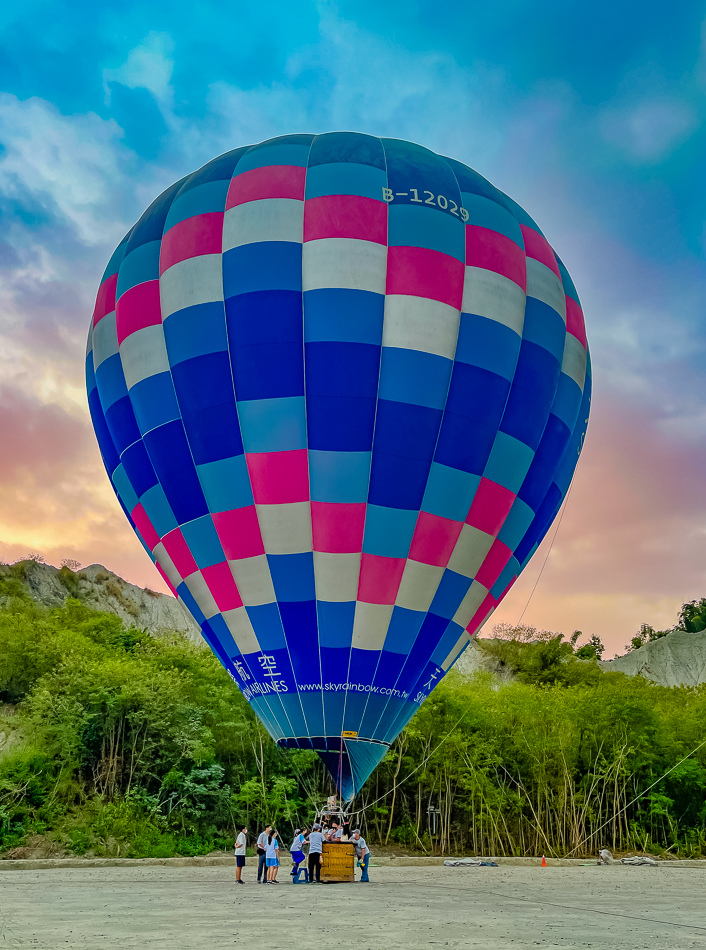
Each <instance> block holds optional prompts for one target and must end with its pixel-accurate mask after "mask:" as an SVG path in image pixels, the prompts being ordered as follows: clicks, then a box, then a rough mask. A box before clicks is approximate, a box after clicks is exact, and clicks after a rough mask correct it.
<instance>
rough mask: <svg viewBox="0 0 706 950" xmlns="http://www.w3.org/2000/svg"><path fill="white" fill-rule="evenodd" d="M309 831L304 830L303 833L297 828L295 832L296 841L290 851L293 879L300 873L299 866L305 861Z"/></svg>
mask: <svg viewBox="0 0 706 950" xmlns="http://www.w3.org/2000/svg"><path fill="white" fill-rule="evenodd" d="M308 833H309V832H308V829H306V828H305V829H304V831H303V832H302V831H301V829H300V828H297V829H296V830H295V832H294V841H292V847H291V848H290V849H289V850H290V852H291V855H292V870H291V875H292V877H296V876H297V873H298V871H299V865H300V864H301V863H302V861H303V860H304V843H305V841H306V837H305V836H306V835H307V834H308Z"/></svg>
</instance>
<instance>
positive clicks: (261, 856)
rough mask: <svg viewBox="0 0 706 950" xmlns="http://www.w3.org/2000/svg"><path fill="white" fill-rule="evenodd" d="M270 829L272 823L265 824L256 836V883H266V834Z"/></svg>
mask: <svg viewBox="0 0 706 950" xmlns="http://www.w3.org/2000/svg"><path fill="white" fill-rule="evenodd" d="M271 831H272V825H265V828H264V830H263V831H261V832H260V834H259V835H258V838H257V883H258V884H267V864H266V863H265V862H266V861H267V836H268V835H269V833H270V832H271Z"/></svg>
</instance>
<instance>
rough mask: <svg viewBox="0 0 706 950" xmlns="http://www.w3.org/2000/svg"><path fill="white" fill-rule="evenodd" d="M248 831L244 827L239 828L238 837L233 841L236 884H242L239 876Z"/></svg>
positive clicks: (243, 860)
mask: <svg viewBox="0 0 706 950" xmlns="http://www.w3.org/2000/svg"><path fill="white" fill-rule="evenodd" d="M247 833H248V829H247V826H246V825H241V826H240V831H239V833H238V837H237V838H236V839H235V852H234V853H235V864H236V868H235V881H236V884H244V883H245V882H244V881H243V879H242V877H241V875H242V873H243V868H244V867H245V848H246V846H247V843H248V839H247Z"/></svg>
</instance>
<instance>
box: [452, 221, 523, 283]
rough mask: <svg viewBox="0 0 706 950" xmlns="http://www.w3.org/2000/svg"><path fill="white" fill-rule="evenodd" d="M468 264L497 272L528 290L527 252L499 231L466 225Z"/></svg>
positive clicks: (475, 225)
mask: <svg viewBox="0 0 706 950" xmlns="http://www.w3.org/2000/svg"><path fill="white" fill-rule="evenodd" d="M466 264H467V265H468V267H482V268H483V269H484V270H492V271H495V273H496V274H502V275H503V277H508V278H509V279H510V280H513V281H514V282H515V283H516V284H518V285H519V286H520V287H521V288H522V289H523V290H527V265H526V263H525V252H524V251H523V250H522V248H521V247H519V246H518V245H517V244H515V242H514V241H513V240H511V239H510V238H509V237H507V236H506V235H505V234H500V233H499V232H498V231H493V230H491V229H490V228H482V227H480V226H479V225H477V224H467V225H466Z"/></svg>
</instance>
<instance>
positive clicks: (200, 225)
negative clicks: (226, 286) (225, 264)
mask: <svg viewBox="0 0 706 950" xmlns="http://www.w3.org/2000/svg"><path fill="white" fill-rule="evenodd" d="M222 250H223V215H222V214H221V213H220V212H210V213H208V214H197V215H194V217H193V218H187V219H186V220H185V221H180V222H179V223H178V224H175V225H174V227H173V228H170V229H169V230H168V231H167V233H166V234H165V235H164V237H163V238H162V245H161V248H160V252H159V273H160V274H163V273H164V272H165V270H167V269H168V268H170V267H171V266H172V265H173V264H178V263H179V261H185V260H187V259H188V258H190V257H199V256H200V255H202V254H220V253H221V251H222Z"/></svg>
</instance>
